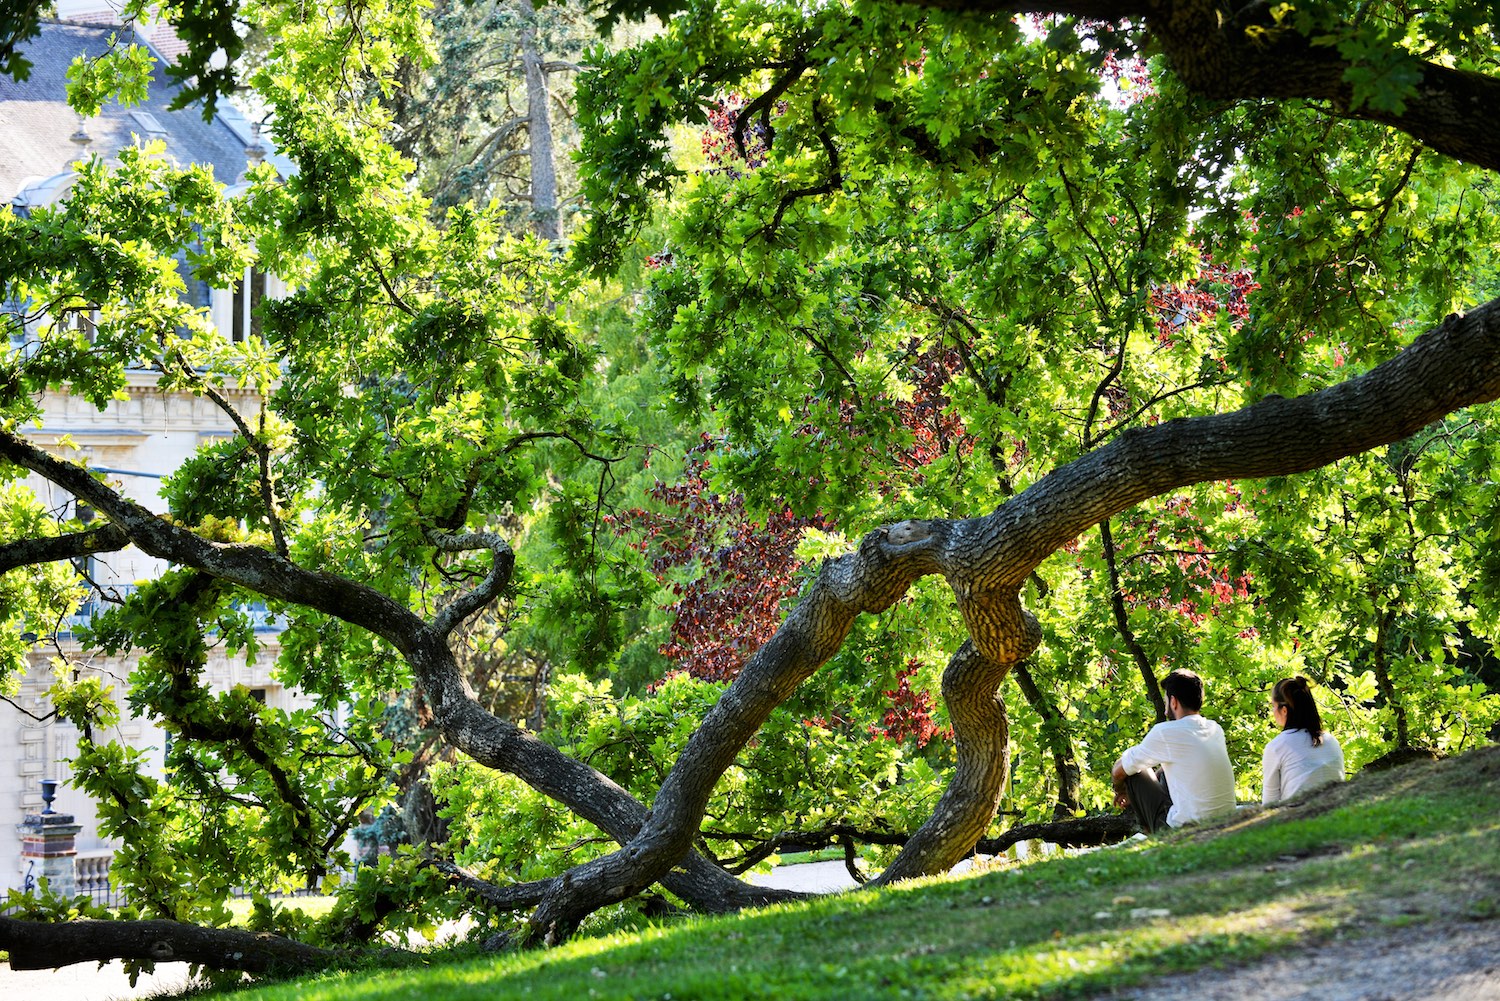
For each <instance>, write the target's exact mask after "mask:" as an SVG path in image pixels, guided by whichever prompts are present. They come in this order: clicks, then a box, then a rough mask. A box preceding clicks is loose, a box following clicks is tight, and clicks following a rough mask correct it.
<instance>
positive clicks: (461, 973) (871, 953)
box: [237, 747, 1500, 1001]
mask: <svg viewBox="0 0 1500 1001" xmlns="http://www.w3.org/2000/svg"><path fill="white" fill-rule="evenodd" d="M1497 804H1500V748H1493V747H1492V748H1485V749H1482V750H1479V751H1476V752H1471V753H1469V754H1466V755H1463V756H1461V757H1459V758H1455V759H1451V760H1449V761H1445V762H1437V763H1432V764H1422V765H1412V766H1408V767H1406V768H1402V769H1399V770H1396V771H1393V772H1388V773H1380V774H1376V775H1370V776H1363V777H1361V778H1359V779H1357V780H1356V781H1354V782H1351V783H1348V784H1346V785H1345V786H1343V787H1341V788H1338V789H1334V790H1330V791H1327V792H1324V793H1322V794H1317V795H1314V796H1313V797H1311V798H1308V799H1306V800H1305V801H1303V802H1301V803H1298V804H1293V805H1291V806H1288V807H1284V808H1281V809H1277V810H1271V811H1258V810H1257V811H1243V813H1242V816H1241V817H1238V818H1236V819H1235V820H1234V821H1232V822H1230V823H1229V824H1227V825H1225V826H1222V827H1219V828H1217V829H1212V830H1204V831H1188V832H1182V833H1179V834H1177V835H1174V836H1171V837H1169V838H1166V839H1164V840H1161V841H1145V842H1134V843H1128V844H1127V845H1124V846H1118V847H1114V848H1109V849H1105V850H1101V851H1097V852H1092V853H1089V854H1085V855H1080V856H1076V857H1072V858H1065V859H1051V860H1046V861H1041V862H1037V863H1034V864H1030V865H1025V866H1018V867H1013V868H1009V869H1001V870H994V871H990V872H987V873H983V874H980V875H972V876H967V877H961V878H959V877H954V878H944V879H938V880H931V881H927V882H924V883H921V884H917V885H909V886H903V887H900V888H896V889H893V890H887V891H884V892H879V893H855V894H851V895H848V896H843V897H836V898H825V899H821V900H817V901H813V902H810V903H805V904H799V905H792V906H782V907H777V908H772V909H767V910H764V911H757V912H753V913H748V914H744V915H740V916H737V917H731V918H720V919H686V920H679V921H673V922H669V923H666V924H662V925H659V926H656V927H654V928H651V929H648V930H646V931H643V932H638V933H630V934H623V933H622V934H616V935H611V936H606V937H601V938H593V939H588V940H581V941H577V942H574V943H572V944H570V945H568V946H565V947H563V948H560V949H555V950H551V951H545V952H529V953H523V954H516V955H503V956H498V957H492V958H486V959H483V960H477V961H468V962H463V963H453V964H448V965H436V964H434V965H433V966H430V967H427V968H422V969H406V970H399V971H386V972H378V973H357V974H339V975H332V976H325V977H320V978H314V979H308V980H302V981H297V982H289V983H286V984H281V985H276V986H269V987H263V988H260V989H257V990H254V991H251V992H248V993H246V994H242V995H237V998H244V999H247V1001H249V999H253V1001H293V999H296V1001H310V999H317V1001H325V999H326V1001H334V999H337V1001H396V999H398V998H401V999H405V998H422V999H430V1001H457V999H465V1001H467V999H480V998H483V999H486V1001H491V999H502V998H523V997H524V998H529V999H537V1001H541V999H557V1001H577V999H582V998H613V999H627V998H629V999H646V998H673V999H679V1001H681V999H688V998H697V999H744V998H756V997H775V998H778V999H797V998H806V999H839V1001H845V999H851V998H931V999H959V998H1012V997H1014V998H1054V997H1056V998H1080V997H1087V996H1089V995H1091V994H1094V993H1097V992H1099V991H1101V990H1106V989H1109V988H1118V987H1123V986H1128V985H1131V984H1134V983H1137V982H1139V981H1141V980H1143V979H1144V978H1146V977H1147V976H1149V975H1153V974H1161V973H1167V972H1171V971H1186V970H1195V969H1200V968H1203V967H1208V966H1223V965H1226V964H1230V963H1235V962H1241V961H1247V960H1251V959H1254V958H1255V957H1258V956H1261V955H1264V954H1265V953H1267V952H1268V951H1270V950H1272V949H1276V948H1278V947H1283V946H1288V945H1294V944H1295V945H1309V944H1314V943H1316V942H1318V941H1320V940H1323V939H1326V938H1328V937H1330V936H1334V935H1341V936H1342V935H1351V934H1356V935H1357V934H1360V933H1361V932H1363V931H1366V930H1375V929H1380V928H1388V927H1391V926H1401V925H1406V924H1418V923H1423V922H1427V921H1431V920H1434V919H1446V920H1452V919H1468V920H1476V921H1488V920H1500V865H1497V860H1500V809H1497Z"/></svg>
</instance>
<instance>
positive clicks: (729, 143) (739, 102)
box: [700, 94, 786, 177]
mask: <svg viewBox="0 0 1500 1001" xmlns="http://www.w3.org/2000/svg"><path fill="white" fill-rule="evenodd" d="M748 103H749V102H747V101H746V100H745V99H744V98H743V97H741V96H740V95H738V94H730V95H729V96H728V97H725V98H721V99H720V100H718V101H717V102H715V104H714V106H713V107H712V108H711V109H710V110H709V112H708V127H707V128H705V129H704V130H703V133H702V135H701V137H700V142H701V143H702V145H703V158H704V159H705V160H707V161H708V164H709V167H708V173H710V174H727V175H728V176H730V177H740V176H742V175H744V174H746V173H748V172H750V171H752V170H755V169H756V168H758V167H763V166H765V163H766V160H767V159H769V158H770V155H771V140H772V135H773V133H772V130H771V127H770V124H769V121H770V120H769V117H762V116H760V115H757V116H756V117H755V118H754V119H752V120H750V121H747V122H746V123H745V130H744V136H743V138H744V144H745V145H744V148H743V149H741V148H740V147H739V146H738V145H737V144H736V143H735V141H734V130H735V125H736V124H737V123H738V122H739V119H740V116H741V115H742V114H743V113H744V111H745V107H746V106H747V104H748ZM775 110H776V114H778V115H779V114H781V113H782V112H784V111H785V110H786V102H785V101H778V102H777V103H776V106H775Z"/></svg>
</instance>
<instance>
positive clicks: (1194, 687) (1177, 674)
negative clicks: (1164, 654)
mask: <svg viewBox="0 0 1500 1001" xmlns="http://www.w3.org/2000/svg"><path fill="white" fill-rule="evenodd" d="M1161 697H1162V698H1163V699H1168V698H1172V699H1176V700H1177V701H1178V702H1181V703H1182V708H1184V709H1186V710H1188V711H1189V712H1197V711H1198V710H1200V709H1202V708H1203V679H1202V678H1200V677H1198V676H1197V675H1196V674H1194V673H1193V672H1192V671H1188V670H1186V669H1184V668H1178V669H1177V670H1175V671H1173V672H1172V673H1171V674H1169V675H1167V676H1166V677H1165V678H1163V679H1161Z"/></svg>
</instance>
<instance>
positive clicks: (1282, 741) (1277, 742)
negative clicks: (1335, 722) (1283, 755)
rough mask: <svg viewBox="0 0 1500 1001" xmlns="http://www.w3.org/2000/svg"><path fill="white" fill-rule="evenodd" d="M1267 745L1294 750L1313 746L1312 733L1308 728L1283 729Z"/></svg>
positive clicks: (1325, 735) (1278, 748) (1325, 736)
mask: <svg viewBox="0 0 1500 1001" xmlns="http://www.w3.org/2000/svg"><path fill="white" fill-rule="evenodd" d="M1324 738H1325V739H1326V738H1327V734H1324ZM1266 746H1268V747H1275V748H1276V749H1277V750H1288V751H1289V750H1292V749H1294V748H1306V747H1311V746H1312V734H1310V733H1308V732H1307V731H1306V730H1300V729H1299V730H1283V731H1281V732H1280V733H1278V734H1277V735H1276V736H1274V737H1272V738H1271V742H1270V743H1269V744H1268V745H1266Z"/></svg>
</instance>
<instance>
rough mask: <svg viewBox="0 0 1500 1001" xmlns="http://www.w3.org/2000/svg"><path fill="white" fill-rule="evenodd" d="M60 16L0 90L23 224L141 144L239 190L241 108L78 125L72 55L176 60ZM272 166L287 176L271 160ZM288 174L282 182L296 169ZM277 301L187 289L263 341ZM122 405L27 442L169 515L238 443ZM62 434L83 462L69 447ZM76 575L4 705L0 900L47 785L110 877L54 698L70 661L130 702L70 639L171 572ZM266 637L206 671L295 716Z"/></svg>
mask: <svg viewBox="0 0 1500 1001" xmlns="http://www.w3.org/2000/svg"><path fill="white" fill-rule="evenodd" d="M57 9H58V14H59V17H60V18H62V20H58V21H54V22H49V23H47V24H45V25H44V26H43V31H42V34H41V36H40V37H38V38H36V39H33V40H32V41H31V42H30V43H29V44H28V45H27V46H25V47H24V48H23V50H22V51H23V53H24V55H25V56H26V58H28V59H29V60H30V61H31V63H32V70H31V75H30V78H29V79H27V80H26V81H24V82H18V81H15V80H11V79H9V78H7V77H0V199H4V200H5V201H7V202H8V203H9V204H10V205H11V206H12V208H13V210H14V211H16V212H18V213H26V212H30V211H32V210H34V209H36V208H37V207H39V206H43V205H48V204H52V203H55V202H57V201H58V200H59V199H64V198H66V197H67V192H68V190H69V188H70V187H71V185H72V181H73V178H74V173H73V169H72V165H73V164H74V163H76V162H77V161H78V160H80V159H84V158H87V157H90V156H98V157H102V158H104V159H105V160H109V159H110V158H111V157H113V156H114V155H115V154H116V153H117V152H118V151H119V150H120V149H121V148H122V147H125V146H128V145H130V144H132V143H136V142H145V141H150V140H161V141H164V142H165V143H166V154H167V155H168V156H170V157H172V158H174V159H175V160H176V161H177V162H179V163H199V164H208V165H212V167H213V170H214V175H215V177H217V178H219V179H221V180H222V181H223V182H224V183H225V184H226V187H228V188H230V189H231V190H232V189H233V187H234V186H235V185H236V184H237V183H238V182H239V181H240V180H241V179H242V178H243V175H244V173H245V170H246V169H247V166H248V165H249V164H250V163H252V162H255V161H256V160H258V159H260V158H261V157H263V156H266V155H267V150H266V144H265V143H264V142H263V141H262V140H261V138H260V137H259V135H258V132H257V130H256V129H255V128H254V127H252V125H251V123H250V122H248V121H247V120H246V119H245V118H244V116H243V115H241V114H240V113H239V112H237V111H236V110H235V109H233V108H230V107H224V108H223V109H222V110H220V111H219V113H218V114H216V115H215V116H214V117H213V118H212V119H211V120H208V121H205V120H204V118H203V115H202V109H201V108H197V107H189V108H186V109H183V110H179V111H171V110H168V108H169V105H170V104H171V102H172V99H173V97H174V96H175V94H176V89H175V88H174V87H173V86H171V85H170V84H169V83H167V82H165V81H164V80H162V79H160V77H161V74H158V79H157V80H156V81H154V82H153V84H152V86H151V90H150V95H149V98H148V99H147V100H146V101H145V102H144V103H143V104H141V105H138V106H134V107H128V108H127V107H122V106H119V105H113V106H109V107H106V108H105V109H104V110H103V111H102V112H101V113H100V114H99V115H97V116H94V117H92V118H88V119H80V116H79V115H78V114H76V113H75V112H73V111H72V110H71V109H70V108H69V107H68V106H67V103H66V98H65V93H64V85H65V81H66V73H67V69H68V66H69V65H70V64H71V63H72V61H73V59H74V58H75V57H77V56H79V55H85V56H97V55H99V54H102V53H103V52H104V51H105V50H106V48H107V46H108V45H109V39H110V36H111V35H112V34H114V33H116V32H118V33H119V34H120V35H121V36H122V37H130V36H131V35H132V34H134V40H136V41H140V42H142V43H146V44H150V45H152V46H153V47H154V48H155V49H156V52H157V55H158V56H159V57H163V59H164V60H165V57H167V56H170V55H171V54H172V53H173V52H174V44H175V39H174V38H172V36H171V35H170V31H167V30H163V28H162V27H161V26H157V25H146V26H143V27H141V28H139V29H138V32H135V33H133V32H132V31H131V30H130V29H127V28H123V27H121V26H119V25H116V24H114V23H113V22H114V20H115V14H114V12H113V11H112V10H111V8H110V7H109V6H108V5H107V4H105V3H102V2H101V0H62V2H61V3H59V4H58V8H57ZM272 162H273V163H277V158H275V157H274V155H272ZM277 165H278V166H279V167H281V168H282V169H283V172H285V170H286V169H287V168H286V167H285V166H284V165H282V164H280V163H277ZM3 263H4V262H0V267H3ZM282 291H283V290H282V289H281V288H280V286H279V283H278V282H277V281H276V279H275V278H274V276H266V275H263V274H259V273H255V274H247V275H246V276H245V280H244V281H242V282H241V283H240V286H239V288H235V289H218V288H209V287H208V286H206V285H204V284H203V283H201V282H192V281H189V283H188V293H187V294H188V296H189V297H190V299H191V301H192V303H193V304H194V305H196V306H200V307H203V308H205V309H207V310H208V311H209V313H210V316H211V317H212V319H213V321H214V323H215V325H216V326H217V328H218V329H219V330H220V331H221V332H222V333H223V335H224V336H226V337H229V338H232V339H236V340H238V339H240V338H243V337H245V336H247V335H248V334H250V333H253V331H254V327H255V324H256V314H255V312H254V306H255V304H256V302H257V301H258V300H259V299H261V298H263V297H266V296H271V297H274V296H277V295H280V294H282ZM21 306H22V304H20V303H14V302H10V303H0V310H3V311H5V312H19V311H21ZM72 322H76V323H79V324H81V325H87V324H88V323H89V319H88V318H87V317H79V318H76V319H74V320H73V321H72ZM11 326H12V327H14V325H13V324H12V325H11ZM26 337H27V335H26V334H24V333H13V336H12V337H11V339H10V343H9V345H8V348H7V349H8V350H11V351H18V350H25V342H26ZM225 395H226V396H227V397H228V398H229V400H230V402H231V403H232V404H233V405H235V406H236V407H237V408H239V409H240V410H241V412H242V413H246V414H250V413H253V412H254V410H255V407H256V405H257V402H258V401H257V400H256V399H255V398H254V397H253V395H252V394H249V393H246V392H243V391H241V392H236V391H234V390H233V389H227V390H226V391H225ZM126 397H127V398H126V399H123V400H117V401H114V402H112V403H110V404H109V405H108V407H106V409H104V410H102V411H101V410H98V409H96V408H95V407H94V406H93V405H92V404H90V403H89V402H88V401H86V400H84V399H81V398H79V397H74V396H70V395H67V394H64V393H50V394H48V395H47V396H46V398H45V399H44V400H43V401H42V405H43V407H44V410H45V418H44V420H43V422H42V427H41V429H32V431H31V432H30V436H31V437H32V439H33V440H34V441H37V442H38V443H40V444H42V445H43V446H44V447H48V448H52V449H55V450H56V451H57V452H58V454H66V455H69V456H71V457H73V458H80V457H87V458H88V460H89V462H90V465H91V466H92V467H93V468H95V469H97V470H102V471H105V472H107V473H108V475H109V476H110V477H111V479H112V480H113V481H114V482H115V483H116V484H117V485H118V486H119V487H120V488H121V489H123V490H124V492H125V493H126V494H127V495H129V496H130V497H132V498H134V499H136V500H139V501H141V502H142V503H144V504H146V505H147V506H148V507H151V508H153V509H156V510H160V509H162V508H163V506H164V505H163V504H162V502H161V501H160V499H159V497H158V489H159V486H160V483H161V479H162V476H163V475H164V474H167V473H169V472H171V471H172V470H173V469H175V468H176V467H177V466H178V465H179V464H180V463H181V462H182V461H183V460H184V459H185V458H186V457H187V456H189V455H190V454H192V453H193V452H194V451H195V450H196V449H197V448H198V446H199V445H200V444H202V443H203V442H205V441H208V440H213V439H215V438H220V437H225V436H229V435H231V434H233V425H232V422H231V420H230V418H229V417H228V415H226V414H225V413H224V412H222V411H221V410H219V409H218V408H217V407H216V406H215V405H214V404H213V403H211V402H210V401H208V400H205V399H200V398H195V397H192V396H189V395H186V394H174V393H168V392H164V391H162V390H160V389H158V388H157V387H156V377H155V375H154V374H153V373H150V372H145V371H141V372H132V373H130V374H129V386H128V389H127V391H126ZM64 436H67V437H68V438H69V440H70V441H71V442H72V443H73V444H74V445H76V446H77V448H78V451H74V450H73V448H72V447H71V446H68V445H66V444H65V443H64V442H63V438H64ZM32 486H33V489H35V490H36V492H37V494H38V496H39V497H40V499H41V500H42V502H43V504H45V505H46V506H48V507H49V508H56V509H58V510H60V511H65V510H66V509H67V506H68V505H69V504H71V503H72V499H71V497H69V496H67V495H66V494H63V493H62V492H60V491H57V490H56V488H53V487H51V486H50V485H48V484H46V483H45V482H43V481H41V480H39V479H35V478H33V481H32ZM79 570H80V572H82V573H84V574H85V575H86V576H87V577H88V578H89V580H91V581H92V585H93V587H92V590H91V596H90V600H89V601H87V602H86V603H85V604H84V606H83V608H82V609H81V611H80V613H79V616H75V621H74V622H70V623H60V624H59V628H58V629H57V631H56V632H55V634H53V635H49V636H39V637H38V638H37V645H36V646H35V648H34V649H33V651H32V653H31V655H30V663H29V665H28V670H27V671H26V674H25V676H24V679H23V680H22V683H21V687H20V692H19V694H18V696H16V697H15V698H14V699H13V700H8V701H5V702H0V889H3V888H6V887H11V886H15V887H20V886H22V885H23V883H24V881H25V879H26V876H27V874H28V873H27V870H28V869H30V870H31V875H33V876H35V875H37V874H38V868H37V864H36V860H34V859H24V858H23V857H22V838H23V833H22V832H18V830H17V825H18V824H21V823H22V821H23V819H24V817H25V816H26V815H29V814H37V813H39V812H40V811H41V810H42V807H43V802H42V785H41V781H42V779H44V778H49V779H50V778H55V779H58V780H60V786H59V788H58V790H57V797H56V803H55V808H56V810H57V811H58V812H59V813H64V814H72V815H73V816H74V818H75V822H76V824H77V825H78V827H79V831H78V834H77V838H76V842H77V849H78V853H79V854H78V871H79V873H80V875H81V876H82V877H84V879H83V886H85V887H89V886H90V885H95V886H97V885H98V884H99V883H101V882H102V877H103V873H104V871H105V870H106V869H107V864H108V863H107V860H108V857H109V855H110V847H109V845H107V844H106V843H104V842H103V841H102V840H101V839H100V838H99V836H98V834H97V831H96V828H95V810H94V807H93V804H92V803H90V802H89V801H88V800H87V797H85V796H84V795H83V794H82V793H81V792H78V791H76V790H72V789H70V788H69V787H68V784H67V780H68V776H69V770H68V766H67V764H66V761H67V759H68V758H69V757H71V756H72V755H73V754H74V753H75V752H76V749H77V743H78V733H77V731H76V729H75V728H74V727H72V726H71V725H70V724H68V723H66V722H63V721H59V720H58V719H56V718H55V717H52V716H49V715H48V714H49V712H50V709H51V707H50V706H49V705H48V704H47V700H46V698H45V695H44V693H45V691H46V689H47V688H48V686H49V685H50V684H51V680H52V672H53V669H54V664H55V663H56V662H57V661H58V660H59V659H61V660H63V661H66V662H67V663H68V665H69V666H70V667H71V668H72V669H73V670H76V671H79V672H82V673H85V674H89V673H93V674H98V675H100V676H102V677H104V678H105V679H106V680H108V681H112V682H114V683H115V684H116V689H117V691H122V690H123V688H124V681H125V679H126V678H127V677H128V675H129V674H130V671H131V669H132V666H133V657H131V656H120V657H104V656H100V655H98V654H96V653H94V652H91V651H89V650H86V649H83V648H82V647H81V646H80V645H79V643H78V642H77V641H76V640H75V638H74V636H73V633H72V630H71V626H73V625H75V624H76V621H77V619H78V618H80V617H87V616H88V615H90V614H92V612H93V610H94V609H95V608H96V607H97V605H98V602H99V601H100V600H103V599H105V598H106V597H108V596H114V595H119V594H123V593H126V592H128V591H129V590H130V589H131V588H132V587H133V586H134V582H136V581H139V580H141V579H144V578H149V577H151V576H153V575H154V574H156V573H158V572H159V571H160V566H159V565H158V563H157V561H155V560H153V559H151V558H150V557H147V556H145V555H144V554H142V553H140V552H138V551H136V550H133V549H128V550H125V551H123V552H120V553H112V554H106V555H103V556H100V557H98V558H97V559H94V560H90V561H89V563H88V565H86V566H80V567H79ZM262 631H263V633H264V635H263V637H262V640H263V643H262V649H261V651H260V653H259V655H258V656H257V658H256V660H255V661H254V663H248V662H246V660H245V659H244V658H243V657H239V658H236V659H231V658H228V657H226V656H225V655H224V654H223V652H222V651H220V652H219V653H218V654H217V655H216V656H215V657H214V659H212V660H211V662H210V665H209V669H208V675H209V677H210V678H211V680H212V682H213V683H214V684H215V685H216V686H224V687H228V686H233V685H237V684H242V685H245V686H247V687H249V688H250V689H252V690H253V691H255V692H256V694H257V696H259V697H263V698H264V700H265V701H266V702H267V703H269V704H271V705H275V706H280V707H288V706H289V705H290V703H291V700H292V699H293V697H294V696H293V695H291V694H289V693H288V692H286V691H284V690H282V688H281V687H279V686H278V684H277V683H276V681H275V680H274V679H273V677H272V674H271V668H272V665H273V663H274V661H275V656H276V653H277V651H278V645H277V642H276V636H275V627H274V623H271V622H269V621H268V622H266V623H265V624H264V628H263V630H262ZM123 720H124V721H123V722H122V723H121V725H120V728H119V736H120V737H121V738H122V739H124V740H125V741H127V742H129V743H131V744H133V745H134V746H136V747H138V748H142V749H145V750H147V751H148V754H149V756H150V759H151V760H152V761H154V763H155V765H156V767H157V768H158V769H159V768H160V767H161V760H162V752H163V750H164V745H165V740H164V737H165V734H164V733H163V732H162V731H160V730H158V729H156V728H155V727H154V726H153V725H152V724H151V723H150V722H148V721H145V720H141V719H137V718H133V717H131V716H129V714H128V713H126V714H125V715H124V717H123Z"/></svg>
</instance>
